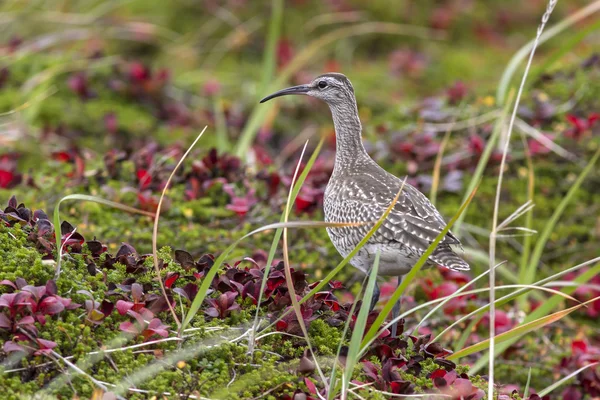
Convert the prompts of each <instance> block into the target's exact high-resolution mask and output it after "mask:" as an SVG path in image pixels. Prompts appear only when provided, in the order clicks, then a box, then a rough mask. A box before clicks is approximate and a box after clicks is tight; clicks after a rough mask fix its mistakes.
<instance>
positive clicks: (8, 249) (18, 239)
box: [0, 224, 54, 285]
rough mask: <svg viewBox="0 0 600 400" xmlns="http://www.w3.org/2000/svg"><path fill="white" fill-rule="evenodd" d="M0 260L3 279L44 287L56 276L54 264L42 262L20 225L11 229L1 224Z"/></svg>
mask: <svg viewBox="0 0 600 400" xmlns="http://www.w3.org/2000/svg"><path fill="white" fill-rule="evenodd" d="M0 260H1V261H0V263H1V270H2V279H8V280H10V281H13V282H14V281H15V279H17V278H23V279H25V280H26V281H27V282H28V283H29V284H33V285H43V284H45V283H46V281H47V280H49V279H52V277H53V276H54V263H52V262H43V261H42V257H41V255H40V253H39V252H38V251H37V250H36V249H35V248H33V245H32V244H31V243H30V242H28V240H27V233H26V232H24V231H23V230H22V229H21V227H20V226H19V225H16V226H15V227H14V228H12V229H9V228H7V227H6V226H4V224H0Z"/></svg>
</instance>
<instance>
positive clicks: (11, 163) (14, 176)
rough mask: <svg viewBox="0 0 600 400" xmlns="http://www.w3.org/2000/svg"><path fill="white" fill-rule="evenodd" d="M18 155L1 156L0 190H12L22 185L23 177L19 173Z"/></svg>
mask: <svg viewBox="0 0 600 400" xmlns="http://www.w3.org/2000/svg"><path fill="white" fill-rule="evenodd" d="M18 158H19V156H18V155H17V154H16V153H8V154H3V155H0V188H2V189H10V188H12V187H15V186H16V185H18V184H19V183H21V180H22V178H23V177H22V175H21V174H19V173H18V172H17V159H18Z"/></svg>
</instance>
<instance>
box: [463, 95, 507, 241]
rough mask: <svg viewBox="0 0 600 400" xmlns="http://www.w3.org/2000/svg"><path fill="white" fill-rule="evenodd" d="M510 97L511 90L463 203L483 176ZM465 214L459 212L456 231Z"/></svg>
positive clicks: (503, 120)
mask: <svg viewBox="0 0 600 400" xmlns="http://www.w3.org/2000/svg"><path fill="white" fill-rule="evenodd" d="M512 97H513V92H512V91H511V92H510V94H509V101H508V102H507V103H506V104H505V105H504V108H503V109H502V111H501V113H500V115H499V117H498V120H497V121H496V123H495V124H494V130H493V131H492V134H491V135H490V138H489V140H488V142H487V143H486V144H485V148H484V149H483V153H481V157H479V161H478V162H477V166H476V167H475V172H474V173H473V176H472V177H471V179H470V181H469V185H468V186H467V190H466V192H465V196H464V197H463V203H464V202H465V201H467V198H468V196H469V193H471V192H472V191H473V190H474V189H475V186H476V185H477V183H478V182H479V181H481V179H482V177H483V173H484V172H485V167H486V166H487V163H488V161H489V159H490V157H491V155H492V152H493V150H494V147H496V142H497V141H498V138H499V137H500V132H501V131H502V128H503V127H504V123H505V122H506V116H507V115H508V109H509V105H510V101H511V100H512ZM465 216H466V213H464V214H461V216H460V217H459V218H458V220H457V221H456V224H455V225H456V230H455V231H456V232H460V230H461V228H462V223H463V221H464V219H465Z"/></svg>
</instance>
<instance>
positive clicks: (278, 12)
mask: <svg viewBox="0 0 600 400" xmlns="http://www.w3.org/2000/svg"><path fill="white" fill-rule="evenodd" d="M270 20H271V24H270V25H269V33H268V35H267V45H266V51H265V54H264V58H263V64H262V79H261V81H260V91H261V92H263V91H265V90H266V89H267V87H268V86H269V82H271V80H273V74H274V73H275V65H276V62H277V58H276V54H277V53H276V50H277V42H279V37H280V36H281V27H282V25H283V0H272V1H271V18H270Z"/></svg>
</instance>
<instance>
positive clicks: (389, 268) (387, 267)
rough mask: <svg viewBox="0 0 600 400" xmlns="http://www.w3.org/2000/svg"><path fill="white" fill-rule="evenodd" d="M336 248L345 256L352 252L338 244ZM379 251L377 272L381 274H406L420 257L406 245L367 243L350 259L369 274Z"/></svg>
mask: <svg viewBox="0 0 600 400" xmlns="http://www.w3.org/2000/svg"><path fill="white" fill-rule="evenodd" d="M334 245H335V243H334ZM336 249H337V251H338V252H339V253H340V254H341V255H342V257H344V258H345V257H346V256H347V255H348V254H350V251H347V250H346V249H342V248H338V247H337V246H336ZM377 251H380V253H381V256H380V258H379V269H378V274H377V275H379V276H400V275H405V274H407V273H408V272H409V271H410V270H411V269H412V267H413V266H414V264H415V263H416V262H417V260H418V259H419V257H417V256H416V255H415V254H414V253H412V252H410V251H407V250H406V248H405V247H396V246H392V245H382V244H370V243H367V244H365V245H364V246H363V247H362V248H361V249H360V250H359V251H358V253H356V255H355V256H354V257H353V258H352V260H350V264H352V266H353V267H355V268H358V269H359V270H361V271H362V272H363V273H365V274H367V273H368V272H369V270H370V269H371V267H372V265H373V262H375V254H376V253H377Z"/></svg>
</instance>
